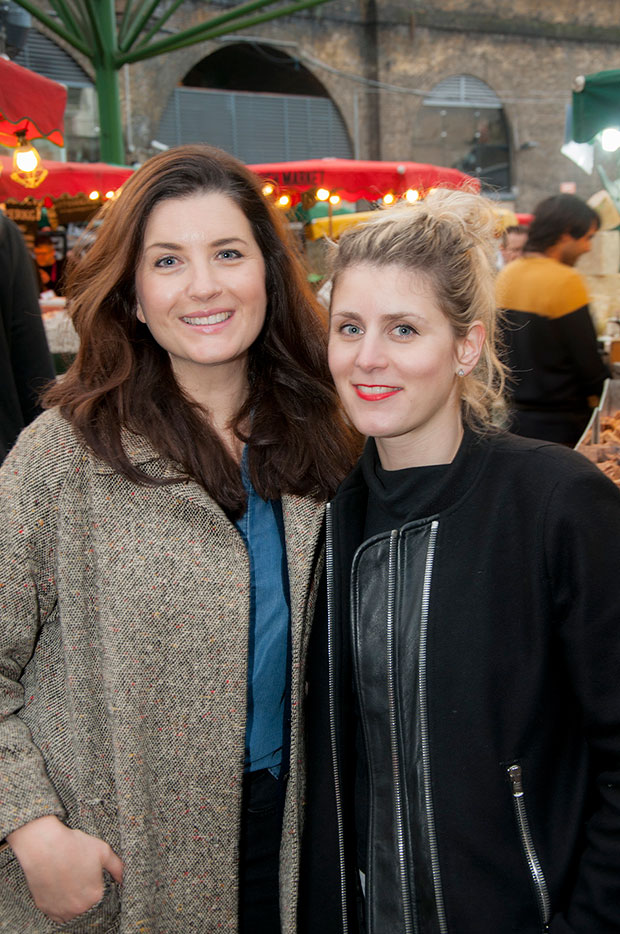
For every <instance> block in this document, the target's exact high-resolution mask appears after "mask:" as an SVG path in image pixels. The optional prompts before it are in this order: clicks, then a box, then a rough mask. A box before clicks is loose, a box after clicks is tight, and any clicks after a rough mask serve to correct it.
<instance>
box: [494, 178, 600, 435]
mask: <svg viewBox="0 0 620 934" xmlns="http://www.w3.org/2000/svg"><path fill="white" fill-rule="evenodd" d="M599 226H600V222H599V219H598V215H597V214H596V212H595V211H593V210H592V209H591V208H590V207H589V206H588V205H587V204H585V202H583V201H581V200H580V199H579V198H576V197H575V196H574V195H554V196H553V197H551V198H547V199H546V200H545V201H542V202H541V203H540V204H539V205H538V207H537V208H536V211H535V214H534V220H533V221H532V224H531V226H530V229H529V233H528V239H527V243H526V244H525V248H524V255H523V256H522V258H521V259H516V260H515V261H514V262H512V263H509V264H508V265H507V266H505V267H504V269H502V271H501V272H500V274H499V276H498V278H497V304H498V306H499V307H500V308H502V309H504V311H505V316H506V317H505V326H504V338H505V343H506V349H507V363H508V366H509V369H510V371H511V374H512V375H511V393H512V401H513V405H514V421H513V424H512V425H511V431H513V432H514V433H515V434H518V435H525V436H526V437H529V438H541V439H543V440H545V441H555V442H557V443H559V444H566V445H569V446H570V447H574V445H575V444H576V443H577V441H578V440H579V438H580V436H581V434H582V433H583V431H584V429H585V427H586V425H587V423H588V420H589V418H590V414H591V411H592V408H593V407H594V406H595V405H596V404H597V402H598V396H599V395H600V393H601V390H602V388H603V382H604V381H605V379H606V377H607V376H609V373H608V371H607V368H606V366H605V365H604V363H603V361H602V359H601V356H600V354H599V353H598V348H597V343H596V333H595V331H594V326H593V324H592V320H591V317H590V312H589V308H588V294H587V291H586V286H585V283H584V281H583V279H582V277H581V276H580V275H579V273H578V272H577V270H576V269H573V266H574V264H575V263H576V262H577V260H578V258H579V257H580V256H581V255H583V254H584V253H587V252H589V250H590V249H591V247H592V238H593V236H594V234H595V233H596V231H597V230H598V228H599Z"/></svg>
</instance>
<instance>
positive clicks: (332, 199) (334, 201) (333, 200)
mask: <svg viewBox="0 0 620 934" xmlns="http://www.w3.org/2000/svg"><path fill="white" fill-rule="evenodd" d="M329 203H330V204H340V195H330V196H329Z"/></svg>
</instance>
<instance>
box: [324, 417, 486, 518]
mask: <svg viewBox="0 0 620 934" xmlns="http://www.w3.org/2000/svg"><path fill="white" fill-rule="evenodd" d="M491 437H492V436H491ZM490 448H491V439H490V438H489V437H486V436H483V435H479V434H477V433H476V432H474V431H472V430H471V429H470V428H466V429H465V432H464V434H463V440H462V442H461V445H460V447H459V450H458V452H457V454H456V457H455V458H454V460H453V461H452V463H451V464H449V465H448V468H447V470H446V472H445V475H444V477H443V478H442V481H441V483H440V485H439V488H438V489H434V492H433V496H432V498H431V499H427V500H425V499H423V498H422V499H420V500H416V502H412V504H411V516H410V520H411V521H413V520H416V519H424V518H431V517H432V516H436V515H437V514H438V513H441V512H445V511H446V510H448V509H451V508H452V507H454V506H456V505H458V503H460V501H461V500H462V499H463V497H465V496H467V495H468V494H469V492H470V490H471V489H472V487H473V486H474V484H475V483H476V481H477V478H478V477H479V475H480V472H481V470H482V468H483V466H484V464H485V463H486V460H487V457H488V455H489V451H490ZM376 457H377V449H376V445H375V442H374V439H372V438H369V439H368V441H367V442H366V445H365V447H364V451H363V453H362V456H361V458H360V460H359V461H358V463H357V464H356V466H355V467H354V468H353V470H352V472H351V473H350V474H349V476H348V477H347V478H346V479H345V480H344V481H343V483H342V484H341V485H340V488H339V489H338V492H337V493H336V496H335V497H334V500H333V506H334V508H335V510H336V511H338V512H339V511H340V510H341V509H342V508H344V507H345V504H346V508H347V511H348V514H349V515H350V516H351V515H354V514H355V513H354V512H353V510H354V509H355V511H356V512H360V511H361V512H363V513H365V511H366V502H367V497H368V487H367V486H366V482H365V480H364V466H363V465H364V464H368V462H369V461H373V460H374V459H375V458H376ZM362 527H363V521H362Z"/></svg>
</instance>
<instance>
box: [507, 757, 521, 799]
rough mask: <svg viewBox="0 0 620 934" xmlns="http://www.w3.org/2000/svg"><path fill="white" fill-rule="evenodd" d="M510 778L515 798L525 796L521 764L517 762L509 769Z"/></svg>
mask: <svg viewBox="0 0 620 934" xmlns="http://www.w3.org/2000/svg"><path fill="white" fill-rule="evenodd" d="M508 778H509V779H510V783H511V785H512V793H513V795H514V797H515V798H522V797H523V772H522V769H521V766H520V765H519V764H518V763H516V764H515V765H511V766H510V767H509V769H508Z"/></svg>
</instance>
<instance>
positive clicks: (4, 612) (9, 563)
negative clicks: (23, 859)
mask: <svg viewBox="0 0 620 934" xmlns="http://www.w3.org/2000/svg"><path fill="white" fill-rule="evenodd" d="M43 418H44V419H45V418H46V416H43ZM41 434H43V435H45V434H46V432H41V431H38V430H37V423H36V422H35V423H34V425H33V427H32V428H30V429H26V430H25V431H24V432H23V433H22V435H21V437H20V439H19V441H18V442H17V444H16V445H15V447H14V448H13V450H12V451H11V453H10V454H9V457H8V458H7V460H6V461H5V462H4V464H3V466H2V468H1V469H0V842H1V841H2V840H3V839H4V838H5V837H6V835H7V834H8V833H10V832H11V831H13V830H16V829H17V828H18V827H21V826H22V825H23V824H25V823H28V822H29V821H31V820H34V819H35V818H37V817H43V816H45V815H48V814H56V815H58V816H59V817H63V816H64V809H63V806H62V804H61V802H60V799H59V797H58V795H57V794H56V791H55V790H54V787H53V785H52V783H51V782H50V780H49V777H48V775H47V773H46V769H45V764H44V761H43V756H42V755H41V752H40V750H39V749H38V747H37V746H36V744H35V743H34V742H33V739H32V736H31V734H30V731H29V729H28V727H27V726H26V724H25V723H24V721H23V720H22V719H21V717H20V716H19V713H20V711H21V709H22V708H23V707H24V705H25V704H26V703H27V701H28V699H27V698H25V697H24V691H23V688H22V685H21V683H20V677H21V674H22V672H23V670H24V668H25V666H26V665H27V664H28V662H29V660H30V659H31V657H32V655H33V652H34V651H36V644H37V637H38V634H39V632H40V628H41V627H42V626H43V625H44V624H45V622H46V620H47V619H48V618H49V617H50V615H51V614H52V613H53V611H54V608H55V605H56V589H55V582H54V554H55V537H56V536H55V528H56V504H57V499H58V496H57V493H56V494H55V493H54V489H53V482H52V483H51V484H50V476H51V475H52V474H53V471H52V470H51V469H48V470H46V466H47V467H49V465H46V462H45V455H44V453H43V451H44V449H45V447H46V445H45V443H43V444H42V443H41V440H42V439H41V437H40V436H41ZM37 439H39V440H37Z"/></svg>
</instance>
